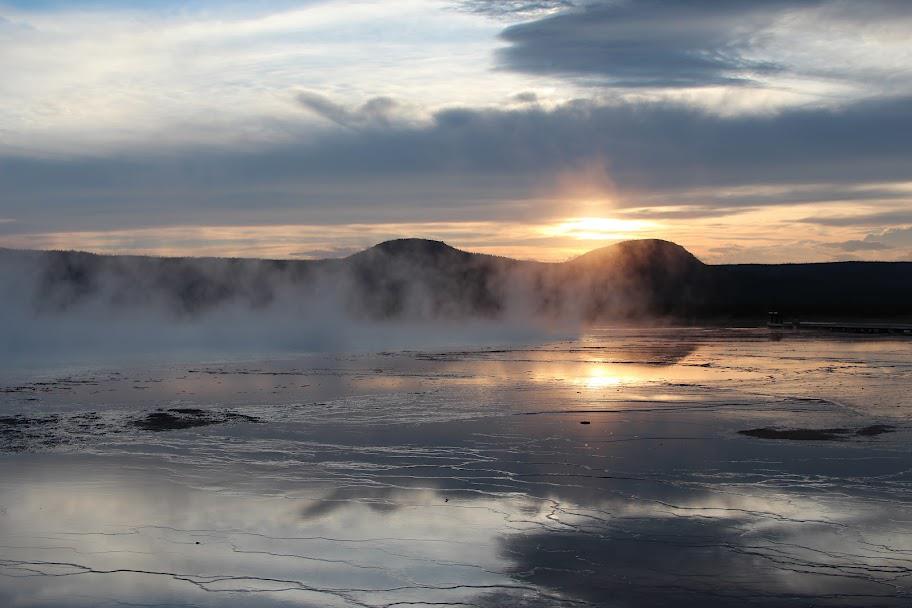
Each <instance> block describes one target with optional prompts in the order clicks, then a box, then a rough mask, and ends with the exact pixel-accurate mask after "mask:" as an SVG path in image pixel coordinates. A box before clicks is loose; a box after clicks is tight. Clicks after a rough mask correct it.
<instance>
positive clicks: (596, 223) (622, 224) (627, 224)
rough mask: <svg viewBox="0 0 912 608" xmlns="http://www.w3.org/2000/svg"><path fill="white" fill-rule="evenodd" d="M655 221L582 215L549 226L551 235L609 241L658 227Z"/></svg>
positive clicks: (547, 230)
mask: <svg viewBox="0 0 912 608" xmlns="http://www.w3.org/2000/svg"><path fill="white" fill-rule="evenodd" d="M656 226H657V225H656V223H655V222H650V221H646V220H624V219H617V218H608V217H580V218H574V219H569V220H565V221H563V222H560V223H558V224H554V225H552V226H548V227H547V228H546V230H545V231H546V233H547V234H548V235H549V236H562V237H568V238H573V239H577V240H581V241H608V240H620V239H627V238H631V237H635V236H636V235H637V234H638V233H641V232H643V231H646V230H651V229H654V228H656Z"/></svg>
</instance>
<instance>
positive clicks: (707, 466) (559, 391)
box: [0, 329, 912, 607]
mask: <svg viewBox="0 0 912 608" xmlns="http://www.w3.org/2000/svg"><path fill="white" fill-rule="evenodd" d="M770 338H771V334H770V333H769V332H768V331H767V330H722V329H686V330H680V329H655V330H632V329H626V330H618V329H612V330H600V331H593V332H590V333H589V334H587V335H585V336H583V337H580V338H578V339H572V340H567V341H557V342H550V343H546V344H541V345H538V346H524V347H522V348H506V347H505V348H498V349H493V348H485V349H479V350H461V351H458V352H456V351H440V352H391V353H380V354H374V355H366V354H359V355H300V356H294V357H292V356H283V357H281V358H278V357H277V358H275V359H272V360H268V359H261V360H257V361H244V360H242V359H240V358H237V357H235V358H233V359H232V360H230V361H228V362H224V361H222V362H211V363H201V362H194V363H192V364H189V365H188V364H186V363H181V362H178V361H159V362H157V363H155V364H153V365H144V366H142V368H141V369H132V368H130V367H127V366H121V367H116V366H111V365H108V366H98V367H97V368H88V367H79V368H76V367H70V368H66V369H20V370H13V369H6V370H4V371H2V372H0V605H9V606H48V607H57V606H61V607H62V606H77V607H81V606H85V607H89V606H93V607H94V606H138V605H141V606H244V607H247V606H253V607H256V606H340V607H343V606H344V607H354V606H369V607H406V606H409V607H414V606H459V607H465V606H482V607H486V606H492V607H493V606H528V607H537V606H574V607H577V606H669V605H674V606H732V607H734V606H739V607H740V606H745V605H756V606H909V605H912V448H910V446H912V441H910V439H912V433H910V429H912V391H910V390H909V387H912V342H910V341H909V340H908V339H907V338H906V339H889V338H880V339H863V340H862V339H859V338H857V337H839V336H835V337H834V336H825V335H824V336H813V335H807V334H803V335H791V334H786V335H784V336H775V338H776V339H770ZM581 422H587V423H588V424H580V423H581Z"/></svg>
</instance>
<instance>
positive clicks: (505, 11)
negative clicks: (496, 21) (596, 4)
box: [456, 0, 577, 18]
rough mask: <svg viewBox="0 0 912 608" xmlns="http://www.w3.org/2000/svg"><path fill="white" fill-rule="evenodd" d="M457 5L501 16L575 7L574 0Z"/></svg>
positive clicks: (478, 0) (463, 0)
mask: <svg viewBox="0 0 912 608" xmlns="http://www.w3.org/2000/svg"><path fill="white" fill-rule="evenodd" d="M456 5H457V6H458V7H459V8H460V9H462V10H464V11H468V12H471V13H478V14H482V15H489V16H492V17H499V18H517V17H520V18H527V17H530V16H535V15H542V14H549V13H553V12H555V11H558V10H561V9H567V8H573V7H574V6H576V5H577V2H573V1H572V0H460V1H459V2H457V3H456Z"/></svg>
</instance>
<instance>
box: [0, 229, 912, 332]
mask: <svg viewBox="0 0 912 608" xmlns="http://www.w3.org/2000/svg"><path fill="white" fill-rule="evenodd" d="M0 273H2V279H3V281H4V282H6V283H8V284H9V285H10V286H12V285H15V286H16V290H17V293H20V294H27V297H28V301H29V302H30V305H31V306H32V307H33V308H34V310H35V311H36V312H37V313H39V314H55V313H63V312H66V311H71V310H74V309H78V308H80V307H85V306H87V305H89V303H91V304H92V305H93V306H98V305H101V306H104V307H108V308H110V309H112V310H126V309H130V308H137V307H139V308H141V307H158V308H161V309H163V310H166V311H168V312H169V313H170V314H174V315H177V316H183V317H193V316H195V315H201V314H206V313H207V312H208V311H212V310H215V309H218V308H220V307H224V306H242V307H245V308H251V309H262V308H267V307H269V306H273V305H277V304H278V303H283V305H289V303H301V302H311V301H313V302H318V301H321V302H325V303H326V305H327V306H332V307H335V308H339V307H341V308H342V309H344V310H345V311H346V314H349V315H351V316H353V317H357V318H369V319H389V318H424V319H436V318H447V319H459V318H468V317H482V318H497V317H502V316H506V315H515V314H522V315H530V316H540V317H545V318H578V319H582V320H586V321H590V322H599V321H638V320H653V319H665V320H674V321H681V322H705V321H710V320H721V319H741V320H755V321H757V322H761V321H763V320H764V319H765V315H766V312H767V311H769V310H778V311H780V312H782V313H783V314H785V315H792V316H802V317H805V318H808V317H821V318H826V317H841V318H856V319H858V318H886V317H890V318H909V317H912V262H835V263H818V264H744V265H710V264H704V263H703V262H701V261H700V260H699V259H697V258H696V257H695V256H694V255H693V254H691V253H690V252H689V251H687V250H686V249H684V248H683V247H681V246H680V245H677V244H675V243H672V242H669V241H663V240H657V239H646V240H636V241H625V242H621V243H616V244H614V245H610V246H608V247H603V248H601V249H597V250H594V251H591V252H589V253H587V254H584V255H581V256H579V257H577V258H574V259H572V260H569V261H567V262H563V263H543V262H532V261H520V260H514V259H510V258H504V257H498V256H491V255H485V254H476V253H469V252H466V251H462V250H460V249H456V248H454V247H451V246H450V245H448V244H446V243H443V242H441V241H431V240H425V239H398V240H392V241H386V242H383V243H380V244H378V245H375V246H373V247H370V248H368V249H366V250H364V251H361V252H358V253H355V254H353V255H351V256H349V257H347V258H343V259H332V260H260V259H237V258H232V259H222V258H156V257H143V256H110V255H96V254H91V253H82V252H72V251H13V250H0Z"/></svg>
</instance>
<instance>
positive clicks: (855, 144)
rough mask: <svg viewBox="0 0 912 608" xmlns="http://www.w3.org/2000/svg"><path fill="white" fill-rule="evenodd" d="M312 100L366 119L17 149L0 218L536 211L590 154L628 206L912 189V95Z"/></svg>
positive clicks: (423, 217) (779, 201)
mask: <svg viewBox="0 0 912 608" xmlns="http://www.w3.org/2000/svg"><path fill="white" fill-rule="evenodd" d="M302 103H305V105H306V106H307V107H308V109H310V110H313V111H319V112H320V113H321V114H322V115H324V116H327V117H332V118H333V119H334V120H335V122H338V123H340V124H344V125H346V126H349V125H356V128H346V129H333V130H328V131H325V132H323V133H320V134H316V135H314V134H313V133H311V132H302V133H301V134H300V135H298V136H295V134H294V133H293V132H290V133H289V140H291V141H289V143H279V144H275V145H271V146H265V147H264V146H260V145H251V146H243V145H238V146H234V147H219V148H212V147H199V146H196V147H195V146H182V147H172V148H165V149H156V148H155V147H154V146H152V145H149V146H145V147H143V148H142V149H136V150H133V151H128V152H124V153H121V154H118V155H117V156H108V157H100V158H78V159H59V158H58V159H29V158H16V157H11V156H7V157H6V158H3V159H2V160H0V162H2V163H3V165H4V167H6V169H7V170H6V171H4V172H3V173H2V174H0V192H2V193H3V197H2V200H0V217H5V218H12V219H16V220H17V222H16V223H15V224H5V225H3V227H0V230H5V231H7V232H8V231H10V230H13V229H15V230H16V231H18V232H22V231H25V230H28V229H30V228H32V229H33V228H34V227H35V226H42V227H43V229H44V230H47V229H49V228H48V226H52V225H55V224H56V225H66V226H69V227H71V228H73V229H75V227H76V226H78V225H79V224H83V225H84V226H86V227H91V228H93V229H97V228H99V227H102V225H105V224H107V223H108V222H118V221H119V222H123V223H122V224H121V225H133V226H135V225H142V224H143V223H153V224H158V225H163V224H169V223H181V224H188V223H193V222H195V221H206V218H210V219H209V223H210V224H211V223H212V222H211V218H212V217H218V218H219V223H222V224H224V223H243V222H255V223H270V222H271V223H288V222H289V221H291V220H290V218H292V217H295V218H298V219H297V220H296V221H298V222H300V221H301V219H300V218H302V217H306V218H307V221H308V222H317V221H320V222H323V221H328V222H333V223H340V222H346V221H347V222H367V221H377V220H381V219H382V220H384V221H404V220H407V221H433V220H447V221H454V220H460V219H461V220H479V219H484V220H494V219H505V218H510V219H513V220H523V219H526V220H528V219H533V218H534V217H539V218H540V217H541V216H542V215H543V214H545V213H553V212H554V206H553V201H549V200H546V199H548V198H549V196H551V195H549V194H548V192H549V190H548V188H549V187H551V186H553V185H554V184H555V183H557V181H558V180H559V179H560V178H561V176H562V175H566V174H568V172H572V171H575V170H578V168H579V167H583V166H592V165H593V163H595V164H598V165H599V170H600V171H601V172H602V173H604V174H606V175H608V176H610V181H611V183H612V186H613V188H615V189H616V190H617V193H618V194H617V199H618V200H617V201H616V205H617V206H619V207H630V208H642V207H668V206H676V205H677V206H686V207H694V208H701V209H703V210H704V211H708V210H712V209H729V210H731V209H736V208H744V207H758V206H763V207H770V206H775V205H784V204H794V203H795V202H813V201H816V200H823V201H827V202H833V201H837V202H838V201H839V200H857V199H859V198H864V199H865V200H871V201H872V203H878V202H879V199H886V201H887V202H889V203H890V204H891V205H893V206H894V207H895V206H896V205H897V204H899V203H901V202H902V200H903V197H904V196H907V194H905V193H903V192H902V189H896V188H895V187H892V186H891V187H890V188H887V187H886V186H870V187H869V186H867V185H868V184H891V183H897V182H909V181H912V172H910V166H912V164H910V159H912V141H910V139H909V138H908V137H907V136H906V134H907V133H908V132H909V131H910V129H912V99H908V98H899V99H888V100H878V101H865V102H859V103H855V104H852V105H850V106H848V107H846V108H843V109H840V110H833V109H825V108H803V109H793V110H786V111H782V112H780V113H778V114H776V115H772V116H766V115H764V116H756V115H753V116H752V115H741V116H727V117H725V116H718V115H713V114H708V113H705V112H702V111H699V110H696V109H693V108H687V107H682V106H680V105H674V104H670V103H658V102H655V103H632V102H631V103H614V104H600V103H596V102H591V101H574V102H569V103H566V104H564V105H561V106H558V107H555V108H552V109H547V108H543V107H539V106H529V107H522V108H515V109H513V110H496V109H483V108H481V109H480V108H453V109H448V110H443V111H440V112H437V113H435V114H433V115H432V116H431V118H430V119H429V120H428V121H426V122H422V123H417V122H399V121H397V120H392V119H391V118H389V116H390V112H391V108H395V107H398V105H399V104H396V103H394V102H389V101H377V100H373V101H370V102H368V103H367V104H364V105H362V106H360V107H359V108H357V109H355V110H351V109H346V107H345V106H343V105H342V104H338V103H336V102H334V101H332V100H331V99H329V98H327V97H324V96H318V95H314V94H310V95H308V96H305V97H304V100H303V102H302ZM643 199H648V202H645V203H644V202H643ZM536 200H539V201H540V202H541V205H540V206H538V207H536V205H537V204H538V203H536ZM520 203H521V204H520ZM523 210H525V211H523ZM523 213H528V214H530V215H527V216H525V217H523V216H522V214H523ZM891 214H895V215H891ZM903 218H906V219H907V218H908V214H906V213H905V212H896V211H891V212H890V213H887V214H886V215H883V216H880V217H879V218H877V219H878V220H880V221H883V224H881V225H885V226H889V225H896V224H897V223H910V222H909V221H902V220H903ZM857 220H858V218H840V217H834V218H825V217H817V218H813V217H807V218H805V219H804V220H802V221H804V222H816V223H820V224H824V225H826V224H830V225H852V224H853V222H856V221H857ZM868 221H871V218H868ZM872 223H873V222H872Z"/></svg>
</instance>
